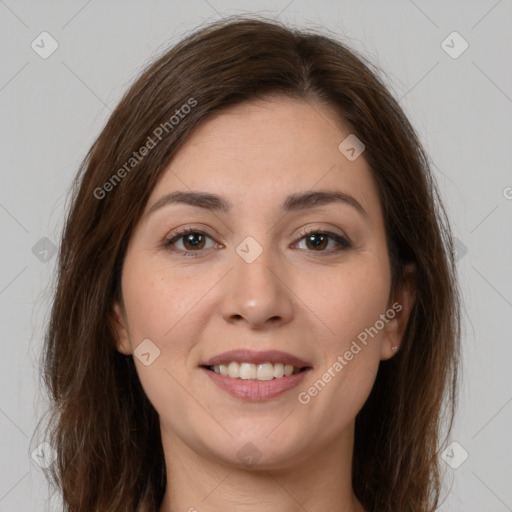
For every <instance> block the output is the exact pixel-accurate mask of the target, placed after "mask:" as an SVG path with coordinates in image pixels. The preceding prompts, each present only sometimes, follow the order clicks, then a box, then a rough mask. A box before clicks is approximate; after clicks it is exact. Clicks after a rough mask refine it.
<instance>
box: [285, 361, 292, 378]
mask: <svg viewBox="0 0 512 512" xmlns="http://www.w3.org/2000/svg"><path fill="white" fill-rule="evenodd" d="M292 373H293V366H292V365H291V364H285V365H284V374H285V376H286V377H289V376H290V375H291V374H292Z"/></svg>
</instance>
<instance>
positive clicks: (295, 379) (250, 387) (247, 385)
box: [201, 368, 310, 402]
mask: <svg viewBox="0 0 512 512" xmlns="http://www.w3.org/2000/svg"><path fill="white" fill-rule="evenodd" d="M201 369H202V370H203V371H205V372H206V374H207V375H208V377H210V379H212V380H213V382H214V383H215V384H217V386H219V388H221V389H223V390H224V391H227V392H228V393H229V394H230V395H231V396H234V397H235V398H241V399H243V400H248V401H252V402H259V401H263V400H270V399H271V398H275V397H276V396H279V395H282V394H283V393H285V392H286V391H288V390H290V389H292V388H294V387H296V386H298V385H299V384H300V383H301V382H302V380H303V379H304V377H305V376H306V373H308V372H309V370H310V368H308V369H307V370H304V371H302V372H300V373H296V374H295V375H290V376H289V377H281V378H279V379H272V380H251V379H247V380H245V379H232V378H231V377H227V376H225V375H221V374H220V373H215V372H212V371H211V370H207V369H206V368H201Z"/></svg>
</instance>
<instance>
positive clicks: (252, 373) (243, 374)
mask: <svg viewBox="0 0 512 512" xmlns="http://www.w3.org/2000/svg"><path fill="white" fill-rule="evenodd" d="M202 367H203V368H206V369H207V370H209V371H211V372H214V373H217V374H219V375H222V376H224V377H229V378H231V379H238V380H255V381H270V380H276V379H282V378H286V377H290V376H291V375H297V374H298V373H301V372H303V371H306V370H307V369H309V367H308V366H304V367H296V366H293V365H291V364H283V363H270V362H267V363H261V364H253V363H245V362H237V361H232V362H230V363H229V364H219V365H214V366H202Z"/></svg>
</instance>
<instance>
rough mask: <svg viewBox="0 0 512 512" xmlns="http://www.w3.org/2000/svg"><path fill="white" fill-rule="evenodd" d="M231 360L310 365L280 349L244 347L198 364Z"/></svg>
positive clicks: (217, 363) (209, 364)
mask: <svg viewBox="0 0 512 512" xmlns="http://www.w3.org/2000/svg"><path fill="white" fill-rule="evenodd" d="M232 361H237V362H240V363H253V364H263V363H283V364H291V365H293V366H295V368H304V367H310V366H311V364H310V363H308V362H307V361H304V360H303V359H300V358H299V357H296V356H294V355H292V354H288V353H287V352H282V351H280V350H263V351H254V350H250V349H244V348H240V349H234V350H229V351H228V352H223V353H222V354H218V355H216V356H214V357H212V358H210V359H208V360H207V361H205V362H204V363H201V365H200V366H217V365H220V364H229V363H231V362H232Z"/></svg>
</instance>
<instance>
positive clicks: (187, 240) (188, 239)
mask: <svg viewBox="0 0 512 512" xmlns="http://www.w3.org/2000/svg"><path fill="white" fill-rule="evenodd" d="M194 237H198V238H201V241H200V242H198V243H194V242H193V239H194ZM183 238H184V239H185V242H184V246H185V247H186V248H187V244H188V243H191V244H192V248H194V249H197V248H200V249H202V247H203V245H204V236H203V235H201V233H189V234H188V235H184V236H183ZM187 249H188V248H187Z"/></svg>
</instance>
